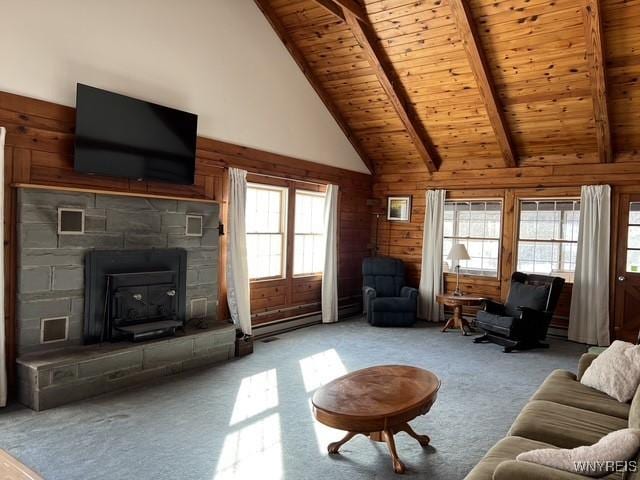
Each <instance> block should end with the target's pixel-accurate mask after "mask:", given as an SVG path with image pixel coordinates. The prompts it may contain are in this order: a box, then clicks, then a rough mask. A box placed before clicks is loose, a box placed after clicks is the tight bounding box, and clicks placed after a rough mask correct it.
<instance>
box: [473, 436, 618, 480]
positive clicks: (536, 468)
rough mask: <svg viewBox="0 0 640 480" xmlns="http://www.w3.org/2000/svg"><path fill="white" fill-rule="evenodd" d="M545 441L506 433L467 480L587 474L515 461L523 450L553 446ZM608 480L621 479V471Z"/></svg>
mask: <svg viewBox="0 0 640 480" xmlns="http://www.w3.org/2000/svg"><path fill="white" fill-rule="evenodd" d="M552 447H553V446H552V445H549V444H547V443H544V442H536V441H535V440H529V439H528V438H522V437H506V438H503V439H502V440H500V441H499V442H498V443H496V444H495V445H494V446H493V447H492V448H491V450H489V451H488V452H487V454H486V455H485V456H484V457H483V458H482V460H480V462H479V463H478V464H477V465H476V466H475V467H474V468H473V470H471V471H470V472H469V474H468V475H467V476H466V477H464V480H581V479H584V478H586V477H583V476H580V475H574V474H572V473H569V472H563V471H560V470H556V469H553V468H550V467H544V466H542V465H534V464H530V463H526V462H516V461H515V458H516V457H517V456H518V455H520V454H521V453H522V452H528V451H530V450H535V449H537V448H552ZM604 479H605V480H621V479H622V473H613V474H611V475H608V476H606V477H604Z"/></svg>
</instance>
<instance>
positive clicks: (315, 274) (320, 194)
mask: <svg viewBox="0 0 640 480" xmlns="http://www.w3.org/2000/svg"><path fill="white" fill-rule="evenodd" d="M298 192H302V194H303V195H310V196H316V197H321V198H323V199H324V198H326V196H327V192H326V191H324V192H317V191H313V190H305V189H304V188H294V189H293V198H294V204H293V209H294V210H293V213H294V218H293V235H292V245H291V252H292V254H293V258H292V261H291V277H292V278H310V277H317V278H322V275H323V274H324V271H321V272H309V273H294V270H295V248H296V219H295V209H296V207H297V202H296V201H295V200H296V195H297V194H298ZM300 235H317V234H315V233H306V234H300Z"/></svg>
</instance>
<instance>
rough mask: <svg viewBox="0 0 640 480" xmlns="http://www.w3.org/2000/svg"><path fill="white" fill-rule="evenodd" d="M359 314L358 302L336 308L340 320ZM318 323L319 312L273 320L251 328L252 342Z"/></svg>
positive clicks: (320, 317) (320, 315)
mask: <svg viewBox="0 0 640 480" xmlns="http://www.w3.org/2000/svg"><path fill="white" fill-rule="evenodd" d="M360 313H362V305H361V304H360V303H359V302H358V303H354V304H349V305H343V306H340V307H339V308H338V318H340V319H344V318H348V317H353V316H354V315H358V314H360ZM319 323H322V314H321V313H320V311H317V312H310V313H306V314H303V315H297V316H294V317H289V318H283V319H281V320H274V321H273V322H266V323H261V324H260V325H256V326H255V327H253V329H252V330H253V338H254V340H261V339H263V338H267V337H271V336H273V335H278V334H281V333H285V332H290V331H292V330H297V329H299V328H304V327H310V326H311V325H317V324H319Z"/></svg>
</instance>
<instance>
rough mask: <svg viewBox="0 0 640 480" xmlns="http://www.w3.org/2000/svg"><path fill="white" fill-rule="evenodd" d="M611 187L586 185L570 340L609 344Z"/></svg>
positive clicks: (582, 197)
mask: <svg viewBox="0 0 640 480" xmlns="http://www.w3.org/2000/svg"><path fill="white" fill-rule="evenodd" d="M610 217H611V187H609V185H589V186H583V187H582V192H581V195H580V231H579V233H578V254H577V257H576V274H575V280H574V283H573V293H572V295H571V313H570V315H569V340H573V341H575V342H581V343H588V344H591V345H600V346H607V345H609V234H610V228H611V225H610V223H611V218H610Z"/></svg>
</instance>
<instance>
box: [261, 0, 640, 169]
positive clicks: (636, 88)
mask: <svg viewBox="0 0 640 480" xmlns="http://www.w3.org/2000/svg"><path fill="white" fill-rule="evenodd" d="M255 1H256V3H257V4H258V6H259V7H260V8H261V9H262V11H263V13H264V14H265V16H266V17H267V19H268V20H269V21H270V22H271V25H272V26H273V27H274V29H275V30H276V32H277V33H278V35H279V36H280V38H281V39H282V40H283V42H284V44H285V45H286V46H287V48H288V49H289V52H290V53H291V54H292V56H293V57H294V59H295V60H296V62H297V63H298V65H299V66H300V68H301V69H302V70H303V72H304V73H305V75H306V76H307V78H308V79H309V81H310V82H311V84H312V85H313V86H314V88H315V90H316V92H317V93H318V95H319V96H320V97H321V98H322V99H323V101H324V102H325V104H326V105H327V108H328V109H329V110H330V111H331V113H332V114H333V116H334V118H335V119H336V121H337V122H338V123H339V124H340V126H341V127H342V129H343V130H344V132H345V134H346V135H347V137H348V138H349V140H350V141H351V142H352V144H353V145H354V147H355V148H356V150H357V151H358V153H359V154H360V156H361V157H362V158H363V160H365V163H367V164H368V165H369V166H370V168H371V169H372V170H375V172H376V173H381V174H384V173H398V172H403V173H411V172H424V171H425V170H428V171H436V170H441V171H452V170H461V169H479V168H493V167H500V168H501V167H516V166H533V165H549V164H554V165H560V164H585V163H598V162H611V161H616V160H617V161H620V160H626V159H629V158H634V159H636V160H637V159H639V158H638V152H640V0H365V1H363V0H255Z"/></svg>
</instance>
